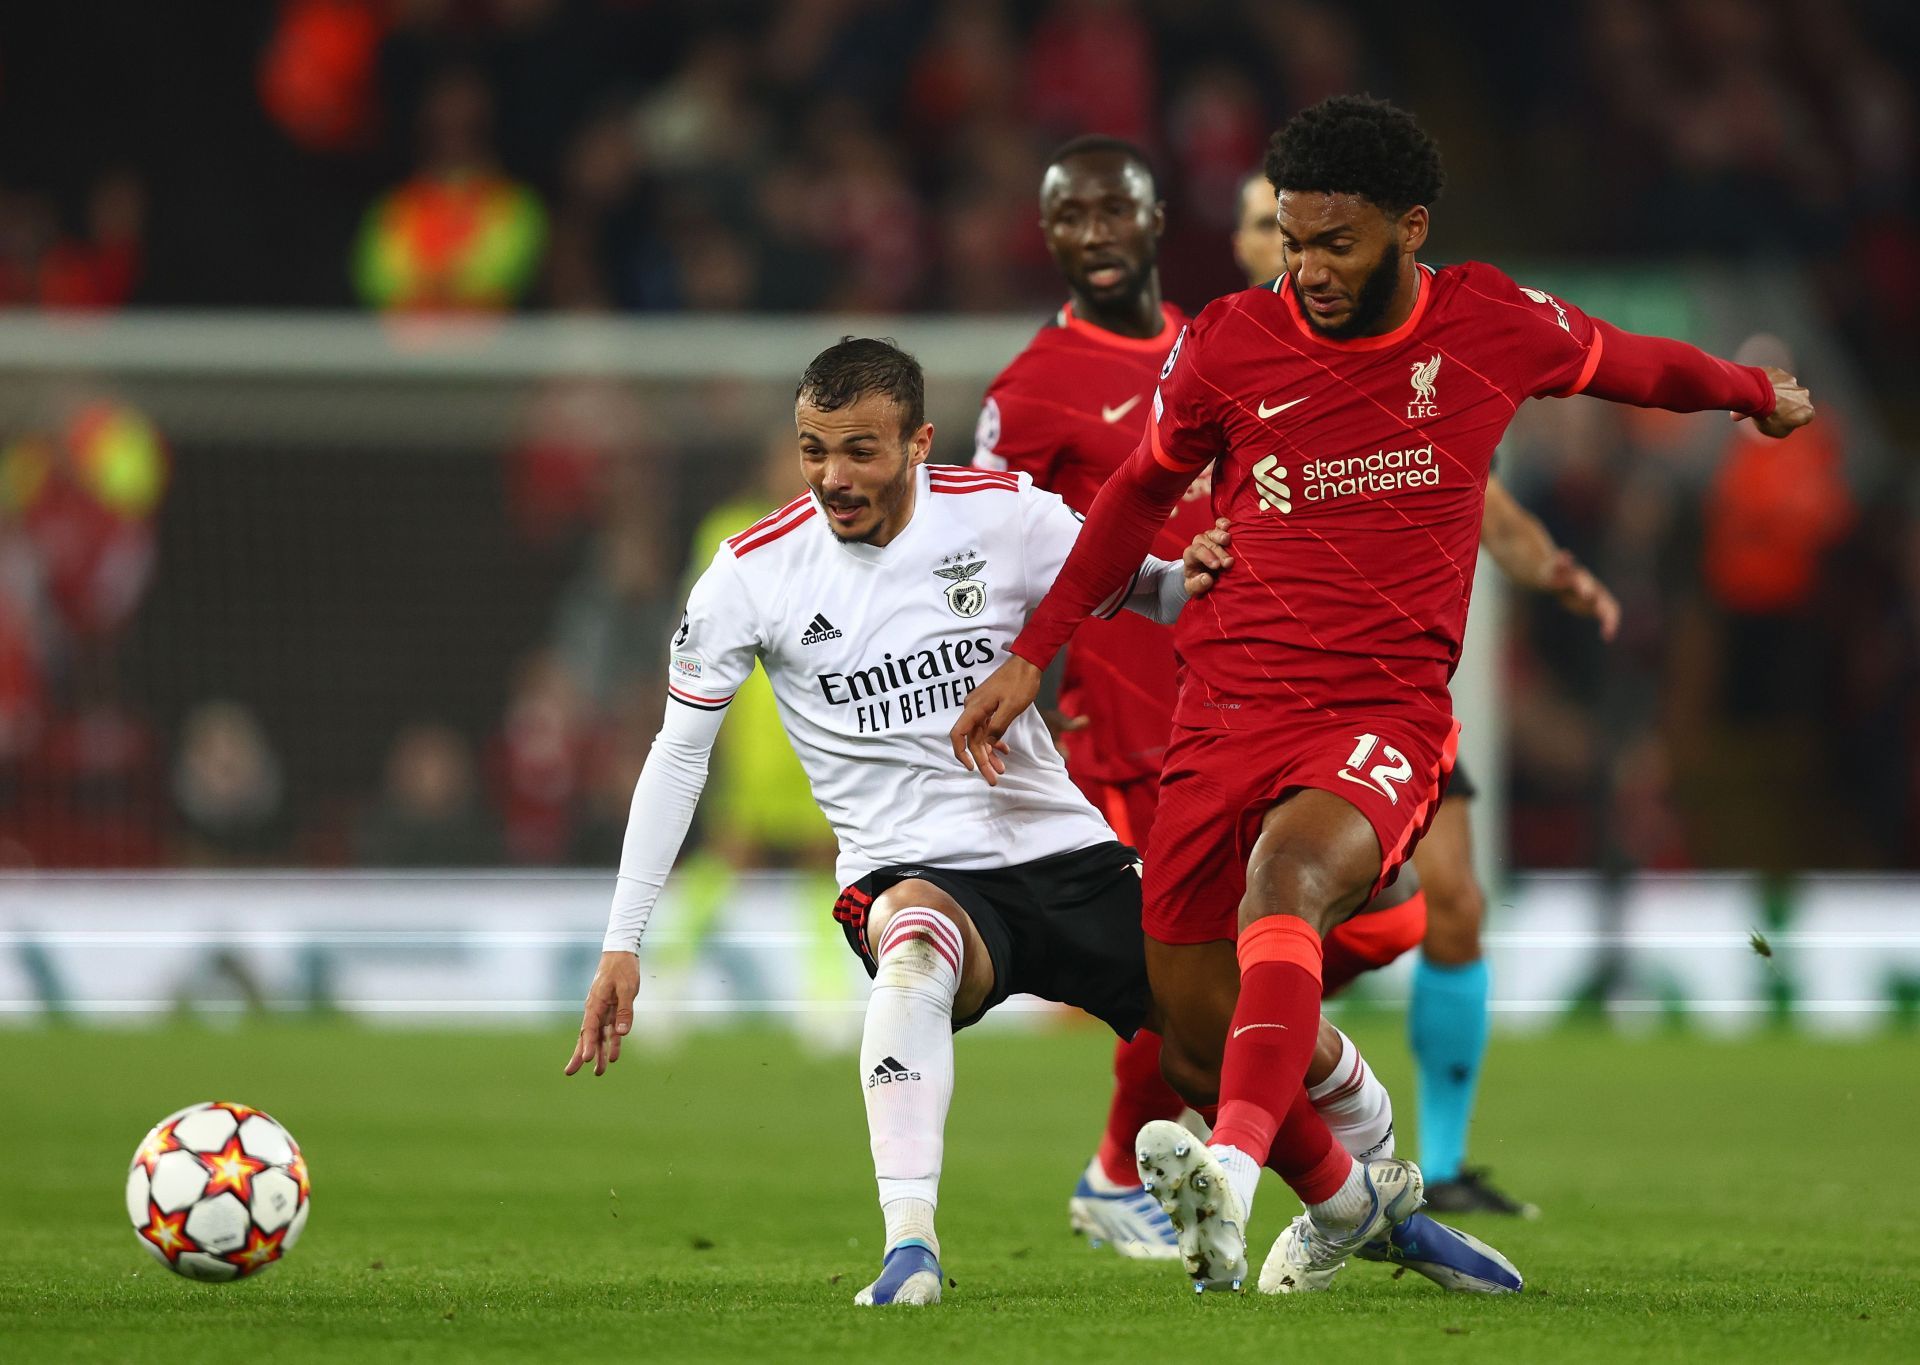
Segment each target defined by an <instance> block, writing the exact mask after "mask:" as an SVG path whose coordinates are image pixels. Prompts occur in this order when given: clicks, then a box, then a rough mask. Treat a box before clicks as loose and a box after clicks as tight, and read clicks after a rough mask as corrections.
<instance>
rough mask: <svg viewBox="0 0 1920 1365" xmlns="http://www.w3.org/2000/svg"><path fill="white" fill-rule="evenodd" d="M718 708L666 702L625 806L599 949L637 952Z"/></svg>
mask: <svg viewBox="0 0 1920 1365" xmlns="http://www.w3.org/2000/svg"><path fill="white" fill-rule="evenodd" d="M725 718H726V712H725V711H724V710H714V711H703V710H696V709H694V708H693V707H690V706H668V707H667V714H666V719H665V720H664V721H662V722H661V725H660V733H659V734H658V735H656V736H654V740H653V748H652V749H651V750H649V751H648V753H647V762H646V766H645V767H643V768H642V769H641V770H640V780H639V781H638V782H636V783H635V784H634V788H633V805H632V807H631V808H629V810H628V812H627V837H626V840H625V842H624V843H623V844H622V845H621V847H620V876H619V878H618V880H616V881H615V883H614V888H613V910H612V912H611V913H610V914H609V915H608V917H607V936H606V939H605V940H604V941H603V942H602V943H601V945H600V946H601V950H602V951H604V952H609V953H631V952H637V951H638V950H639V947H640V936H641V935H642V934H644V933H645V932H646V930H647V920H648V919H649V918H651V917H652V915H653V907H654V903H655V902H656V901H658V900H659V899H660V888H661V887H662V886H664V885H666V881H667V874H668V873H669V872H671V871H672V870H673V864H674V860H675V859H676V858H678V857H679V856H680V845H681V844H682V843H684V842H685V841H686V837H687V829H688V827H689V826H690V825H692V824H693V811H694V807H696V806H697V805H699V804H700V792H701V790H702V788H704V787H705V786H706V785H707V760H708V758H709V757H710V756H711V755H712V753H713V741H714V737H715V736H717V735H718V734H719V733H720V722H721V721H722V720H724V719H725Z"/></svg>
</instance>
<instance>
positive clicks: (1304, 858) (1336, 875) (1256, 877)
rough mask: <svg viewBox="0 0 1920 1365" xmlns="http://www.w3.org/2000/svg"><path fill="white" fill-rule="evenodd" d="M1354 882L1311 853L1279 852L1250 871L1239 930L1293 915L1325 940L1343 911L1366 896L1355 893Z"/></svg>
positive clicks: (1358, 891) (1358, 892) (1306, 851)
mask: <svg viewBox="0 0 1920 1365" xmlns="http://www.w3.org/2000/svg"><path fill="white" fill-rule="evenodd" d="M1352 881H1353V878H1352V877H1351V876H1348V875H1344V874H1342V873H1341V872H1339V871H1338V870H1336V869H1334V868H1332V867H1330V866H1328V865H1327V863H1326V862H1325V861H1324V860H1322V859H1321V858H1319V857H1316V856H1315V855H1314V854H1313V853H1312V852H1311V851H1309V850H1305V849H1293V848H1282V849H1279V850H1276V851H1275V852H1273V853H1272V854H1270V855H1269V856H1267V857H1265V858H1261V859H1259V860H1258V861H1256V862H1255V863H1254V864H1253V865H1252V866H1251V867H1249V868H1248V869H1247V890H1246V894H1245V895H1244V896H1242V897H1241V899H1240V927H1241V928H1242V929H1245V928H1247V927H1248V926H1249V925H1251V924H1253V923H1254V921H1256V920H1260V919H1264V918H1266V917H1267V916H1268V915H1293V916H1295V917H1296V918H1298V919H1303V920H1305V921H1306V922H1307V923H1308V924H1309V925H1311V926H1312V927H1313V929H1314V931H1315V932H1316V933H1318V934H1321V935H1323V936H1324V935H1325V934H1326V933H1327V931H1328V930H1330V929H1332V928H1333V926H1334V925H1336V924H1338V923H1339V922H1340V920H1341V919H1342V918H1344V915H1345V909H1344V907H1345V906H1347V905H1349V904H1350V903H1352V902H1355V901H1357V899H1358V897H1360V896H1363V895H1365V893H1366V888H1365V887H1360V888H1359V889H1358V890H1355V889H1354V887H1353V886H1352V885H1350V883H1351V882H1352Z"/></svg>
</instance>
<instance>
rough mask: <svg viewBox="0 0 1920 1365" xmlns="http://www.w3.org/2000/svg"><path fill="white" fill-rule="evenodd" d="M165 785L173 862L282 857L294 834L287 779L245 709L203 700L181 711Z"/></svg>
mask: <svg viewBox="0 0 1920 1365" xmlns="http://www.w3.org/2000/svg"><path fill="white" fill-rule="evenodd" d="M172 787H173V807H174V814H175V816H176V817H177V820H178V831H179V832H178V843H177V848H176V857H177V858H178V860H179V861H180V862H183V863H185V864H187V865H189V866H194V867H247V866H257V865H262V864H271V863H273V862H275V861H277V860H279V859H280V858H282V857H284V856H285V855H286V853H287V851H288V847H289V845H290V843H291V841H292V836H293V821H292V816H291V812H290V811H289V809H288V805H287V791H286V779H285V776H284V774H283V773H282V771H281V767H280V760H279V757H278V756H277V755H276V754H275V753H274V752H273V748H272V746H271V745H270V744H269V743H268V741H267V735H266V731H265V730H264V729H263V728H262V727H261V725H260V721H259V719H258V718H257V717H256V716H255V715H254V714H253V712H251V711H249V710H248V709H247V708H246V707H244V706H241V705H240V704H239V703H237V702H230V701H216V702H207V703H206V704H205V705H202V706H200V707H198V708H196V709H195V710H194V711H193V712H191V713H190V714H189V715H188V716H187V718H186V721H185V722H184V723H183V725H182V726H181V735H180V747H179V750H178V751H177V753H176V755H175V758H174V764H173V782H172Z"/></svg>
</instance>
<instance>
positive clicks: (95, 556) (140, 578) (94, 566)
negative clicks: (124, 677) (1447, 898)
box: [0, 396, 170, 647]
mask: <svg viewBox="0 0 1920 1365" xmlns="http://www.w3.org/2000/svg"><path fill="white" fill-rule="evenodd" d="M169 472H170V460H169V457H168V455H167V449H166V445H165V443H164V442H163V441H162V440H161V437H160V433H159V432H158V431H157V430H155V428H154V426H153V424H152V423H151V422H150V421H149V420H148V419H147V417H146V415H145V414H144V413H142V412H140V411H139V409H137V408H134V407H132V406H131V405H129V404H127V403H123V402H121V401H119V400H117V399H112V398H98V397H87V396H83V397H80V398H77V399H75V400H73V401H71V402H70V403H68V404H67V405H66V410H65V412H64V413H63V414H62V420H61V421H60V422H59V424H58V425H57V426H56V427H54V428H53V429H51V430H37V431H28V432H26V433H23V434H22V435H19V436H17V437H15V438H14V439H13V440H11V441H9V442H8V443H7V444H6V445H5V447H4V448H0V525H5V526H10V527H14V528H17V530H18V532H19V533H20V534H21V535H23V536H24V538H25V541H26V543H27V544H28V545H30V546H31V547H32V550H33V552H34V555H35V558H36V576H37V577H38V578H39V580H40V582H41V584H42V586H43V587H44V590H45V593H46V596H47V600H48V603H49V604H50V606H51V608H52V611H51V613H50V614H49V615H48V616H46V617H43V618H42V619H47V620H51V621H52V622H53V623H56V624H57V625H58V626H60V627H61V628H62V630H63V636H64V640H65V641H66V642H84V643H98V644H101V645H103V646H104V645H109V644H111V642H112V641H113V639H114V638H116V637H117V635H118V633H119V631H120V629H121V627H123V626H124V625H125V624H126V622H127V620H128V619H129V617H131V615H132V614H133V610H134V608H135V607H136V606H137V605H138V604H139V602H140V600H141V598H142V597H143V596H144V595H145V593H146V590H147V587H148V585H149V584H150V583H151V582H152V579H153V567H154V518H155V515H156V513H157V511H158V509H159V506H160V502H161V499H162V498H163V497H164V496H165V493H166V487H167V480H168V477H169ZM62 647H66V646H65V645H64V644H63V646H62Z"/></svg>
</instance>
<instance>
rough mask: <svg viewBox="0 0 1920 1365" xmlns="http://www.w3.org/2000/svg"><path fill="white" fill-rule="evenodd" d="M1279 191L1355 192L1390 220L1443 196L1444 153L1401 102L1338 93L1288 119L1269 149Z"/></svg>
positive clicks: (1269, 173) (1270, 173)
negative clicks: (1418, 205) (1441, 162)
mask: <svg viewBox="0 0 1920 1365" xmlns="http://www.w3.org/2000/svg"><path fill="white" fill-rule="evenodd" d="M1267 179H1268V180H1269V181H1271V182H1272V183H1273V188H1274V192H1275V193H1276V194H1277V193H1279V192H1280V191H1282V190H1319V191H1322V192H1325V193H1329V194H1357V195H1360V196H1361V197H1362V198H1365V199H1368V200H1371V201H1372V202H1373V203H1374V204H1377V205H1378V206H1379V207H1380V208H1381V210H1383V211H1384V212H1385V213H1387V214H1388V215H1389V216H1391V217H1398V216H1399V215H1400V214H1402V213H1405V212H1406V211H1407V210H1408V209H1410V208H1412V207H1413V206H1414V205H1415V204H1431V203H1433V202H1435V201H1436V200H1437V199H1439V198H1440V191H1441V189H1442V188H1443V187H1444V186H1445V185H1446V183H1447V173H1446V171H1445V170H1443V169H1442V168H1441V165H1440V148H1439V147H1438V145H1436V144H1435V142H1434V140H1433V139H1432V138H1430V137H1428V136H1427V134H1426V132H1425V131H1424V130H1423V129H1422V128H1421V127H1420V125H1419V124H1418V123H1416V122H1415V121H1414V118H1413V115H1412V114H1409V113H1408V112H1407V111H1406V110H1404V109H1402V108H1400V107H1399V106H1398V105H1394V104H1389V103H1387V102H1386V101H1385V100H1377V99H1374V98H1373V97H1372V96H1370V95H1335V96H1333V97H1332V98H1331V99H1325V100H1322V101H1320V103H1318V104H1316V105H1314V106H1313V108H1311V109H1303V110H1301V111H1300V112H1299V113H1297V114H1295V115H1294V116H1293V117H1292V118H1290V119H1288V120H1287V122H1286V124H1285V125H1284V126H1283V127H1282V128H1281V129H1280V131H1279V132H1277V133H1275V134H1274V135H1273V140H1272V141H1271V142H1269V143H1268V144H1267Z"/></svg>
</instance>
